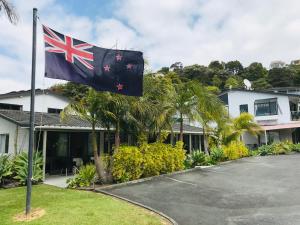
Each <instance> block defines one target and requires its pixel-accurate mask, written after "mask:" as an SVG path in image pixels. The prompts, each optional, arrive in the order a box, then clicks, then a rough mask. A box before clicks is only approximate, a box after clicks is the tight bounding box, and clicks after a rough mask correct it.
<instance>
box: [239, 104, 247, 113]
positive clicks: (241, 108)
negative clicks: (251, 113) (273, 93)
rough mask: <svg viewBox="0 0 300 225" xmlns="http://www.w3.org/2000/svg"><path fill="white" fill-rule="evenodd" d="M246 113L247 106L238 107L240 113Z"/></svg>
mask: <svg viewBox="0 0 300 225" xmlns="http://www.w3.org/2000/svg"><path fill="white" fill-rule="evenodd" d="M243 112H248V104H245V105H240V113H243Z"/></svg>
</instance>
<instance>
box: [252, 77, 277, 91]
mask: <svg viewBox="0 0 300 225" xmlns="http://www.w3.org/2000/svg"><path fill="white" fill-rule="evenodd" d="M271 87H272V86H271V85H270V84H269V83H268V81H267V79H266V78H265V77H263V78H259V79H257V80H254V81H252V88H253V89H254V90H265V89H268V88H271Z"/></svg>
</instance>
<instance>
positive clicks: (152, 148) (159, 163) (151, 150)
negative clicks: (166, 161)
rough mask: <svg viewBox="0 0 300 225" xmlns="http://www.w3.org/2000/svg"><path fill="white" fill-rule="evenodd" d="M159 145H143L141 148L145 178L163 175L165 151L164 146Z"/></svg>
mask: <svg viewBox="0 0 300 225" xmlns="http://www.w3.org/2000/svg"><path fill="white" fill-rule="evenodd" d="M159 145H160V144H158V145H153V144H152V145H149V144H143V145H142V146H141V152H142V154H143V163H142V167H143V174H142V176H143V177H149V176H156V175H159V174H160V173H161V171H162V168H163V160H162V155H163V152H164V151H165V150H164V149H163V146H159ZM160 147H162V148H160ZM161 149H162V150H161Z"/></svg>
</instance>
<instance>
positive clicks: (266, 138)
mask: <svg viewBox="0 0 300 225" xmlns="http://www.w3.org/2000/svg"><path fill="white" fill-rule="evenodd" d="M265 142H266V145H267V144H268V136H267V131H266V130H265Z"/></svg>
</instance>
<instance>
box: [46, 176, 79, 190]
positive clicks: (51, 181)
mask: <svg viewBox="0 0 300 225" xmlns="http://www.w3.org/2000/svg"><path fill="white" fill-rule="evenodd" d="M72 177H73V176H49V177H46V179H45V181H44V184H48V185H52V186H56V187H61V188H66V187H67V179H69V178H72Z"/></svg>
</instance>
